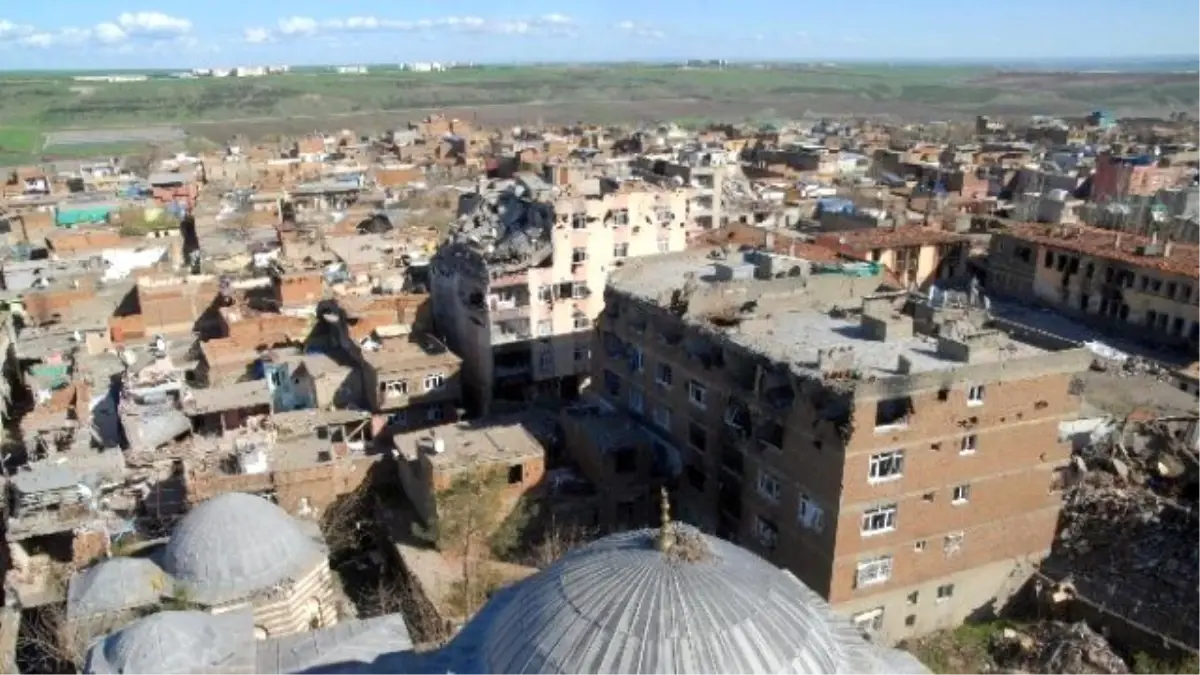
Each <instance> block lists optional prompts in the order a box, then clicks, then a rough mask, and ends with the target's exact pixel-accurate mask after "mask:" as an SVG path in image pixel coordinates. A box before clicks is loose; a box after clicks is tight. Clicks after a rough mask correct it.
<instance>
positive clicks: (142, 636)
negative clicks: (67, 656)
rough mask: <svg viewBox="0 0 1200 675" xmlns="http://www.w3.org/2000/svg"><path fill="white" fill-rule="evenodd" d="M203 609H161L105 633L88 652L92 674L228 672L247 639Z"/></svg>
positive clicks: (89, 669) (88, 666) (222, 619)
mask: <svg viewBox="0 0 1200 675" xmlns="http://www.w3.org/2000/svg"><path fill="white" fill-rule="evenodd" d="M225 621H227V618H225V617H218V616H213V615H211V614H207V613H205V612H159V613H158V614H151V615H150V616H147V617H145V618H142V619H138V620H137V621H134V622H133V623H131V624H129V625H128V626H126V627H125V628H122V629H121V630H119V631H117V632H116V633H113V634H112V635H109V636H108V637H106V638H104V640H103V641H102V642H101V644H100V645H99V646H98V648H96V649H92V650H91V651H90V652H89V654H88V657H89V663H88V665H87V668H86V672H89V673H210V672H225V671H226V670H227V669H228V666H229V665H230V664H232V663H234V662H236V661H237V660H238V659H239V655H240V654H241V653H242V652H243V651H244V644H242V643H243V642H245V641H244V640H240V639H239V637H240V636H239V635H238V633H237V632H236V631H231V630H228V629H227V628H226V627H225V626H223V625H222V624H223V623H224V622H225Z"/></svg>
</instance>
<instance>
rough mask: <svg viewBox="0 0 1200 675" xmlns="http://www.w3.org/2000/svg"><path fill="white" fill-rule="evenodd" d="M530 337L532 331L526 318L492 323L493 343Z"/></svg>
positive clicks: (516, 340) (503, 342)
mask: <svg viewBox="0 0 1200 675" xmlns="http://www.w3.org/2000/svg"><path fill="white" fill-rule="evenodd" d="M532 337H533V331H532V330H530V327H529V321H528V320H524V321H521V320H511V321H497V322H496V323H494V324H492V332H491V340H492V344H494V345H499V344H506V343H509V342H518V341H520V340H529V339H531V338H532Z"/></svg>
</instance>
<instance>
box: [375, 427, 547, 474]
mask: <svg viewBox="0 0 1200 675" xmlns="http://www.w3.org/2000/svg"><path fill="white" fill-rule="evenodd" d="M435 439H436V440H435ZM392 442H393V443H395V445H396V449H397V450H399V451H400V454H401V455H402V456H403V457H404V458H405V459H407V460H409V461H413V460H416V459H417V458H419V457H420V456H421V455H425V456H426V457H428V458H429V463H430V464H432V465H433V467H434V468H436V469H438V470H440V471H445V472H454V471H459V470H462V469H467V468H471V467H475V466H481V465H495V464H512V463H516V462H520V461H522V460H525V459H540V458H541V457H542V456H543V454H544V452H545V451H544V450H543V448H542V445H541V444H540V443H538V441H537V439H535V438H534V437H533V435H532V434H530V433H529V430H528V429H526V428H525V425H524V424H522V423H521V421H520V420H519V419H516V418H511V419H508V420H501V421H497V422H493V423H490V424H486V425H481V424H477V423H473V422H459V423H456V424H446V425H443V426H440V427H435V428H433V429H426V430H424V431H413V432H407V433H401V434H396V435H395V436H394V437H393V438H392ZM438 444H440V446H441V448H442V450H441V452H438V451H436V449H435V448H436V447H437V445H438Z"/></svg>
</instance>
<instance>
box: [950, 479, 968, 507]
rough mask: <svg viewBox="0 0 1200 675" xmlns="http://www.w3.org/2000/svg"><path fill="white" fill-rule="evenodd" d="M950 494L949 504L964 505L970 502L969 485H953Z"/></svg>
mask: <svg viewBox="0 0 1200 675" xmlns="http://www.w3.org/2000/svg"><path fill="white" fill-rule="evenodd" d="M951 494H952V496H951V498H950V503H951V504H966V503H967V502H969V501H971V484H970V483H963V484H962V485H955V486H954V490H953V492H952V493H951Z"/></svg>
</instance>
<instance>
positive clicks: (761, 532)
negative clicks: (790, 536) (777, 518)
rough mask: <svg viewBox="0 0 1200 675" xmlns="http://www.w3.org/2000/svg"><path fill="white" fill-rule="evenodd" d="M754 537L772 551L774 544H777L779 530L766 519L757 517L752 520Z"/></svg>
mask: <svg viewBox="0 0 1200 675" xmlns="http://www.w3.org/2000/svg"><path fill="white" fill-rule="evenodd" d="M754 536H755V537H757V538H758V543H760V544H762V545H763V546H764V547H766V548H768V549H774V548H775V544H776V543H778V542H779V528H778V527H775V523H772V522H771V521H769V520H767V519H766V518H763V517H762V516H757V517H755V519H754Z"/></svg>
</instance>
